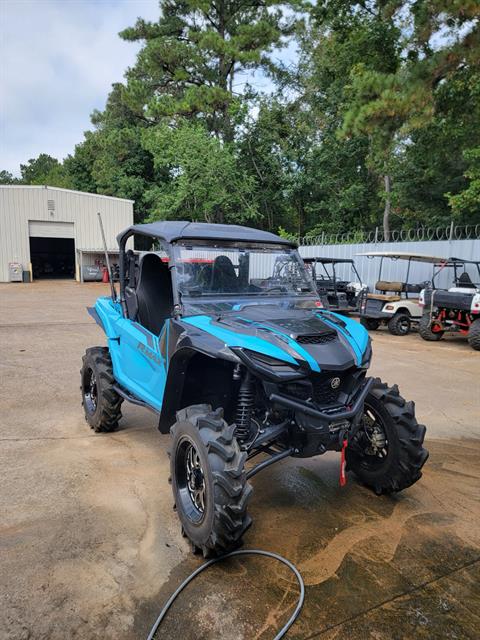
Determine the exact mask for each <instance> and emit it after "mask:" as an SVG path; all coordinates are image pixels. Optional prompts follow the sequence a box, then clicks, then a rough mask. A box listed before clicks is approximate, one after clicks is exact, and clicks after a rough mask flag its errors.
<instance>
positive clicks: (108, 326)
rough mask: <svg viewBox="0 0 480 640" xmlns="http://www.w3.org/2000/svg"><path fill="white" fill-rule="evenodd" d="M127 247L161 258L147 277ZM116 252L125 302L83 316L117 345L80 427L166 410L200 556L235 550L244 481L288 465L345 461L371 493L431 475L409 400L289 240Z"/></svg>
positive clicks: (161, 239) (89, 383) (170, 240)
mask: <svg viewBox="0 0 480 640" xmlns="http://www.w3.org/2000/svg"><path fill="white" fill-rule="evenodd" d="M133 235H137V236H138V235H140V236H143V239H144V241H145V239H148V238H150V239H151V241H152V245H153V249H154V250H153V251H151V252H147V253H145V254H144V255H142V256H141V258H140V261H139V263H138V265H137V264H136V259H135V256H133V255H132V252H131V251H130V252H127V251H126V243H127V241H128V240H129V238H131V237H132V236H133ZM118 241H119V246H120V294H119V295H117V292H116V291H115V288H114V285H113V284H112V285H111V287H112V296H111V297H110V296H109V297H100V298H99V299H98V300H97V301H96V304H95V307H94V308H91V309H90V310H89V311H90V313H91V315H92V316H93V317H94V318H95V320H96V321H97V322H98V324H99V325H100V326H101V327H102V328H103V330H104V331H105V334H106V337H107V346H106V347H93V348H90V349H87V352H86V354H85V356H84V358H83V366H82V369H81V391H82V401H83V407H84V410H85V418H86V420H87V422H88V424H89V425H90V426H91V427H92V428H93V429H94V430H95V431H97V432H105V431H112V430H113V429H115V428H116V427H117V425H118V422H119V420H120V418H121V405H122V402H123V401H124V400H128V401H130V402H133V403H135V404H137V405H142V406H144V407H147V408H149V409H151V410H153V411H154V412H156V414H157V415H158V417H159V429H160V431H161V432H162V433H164V434H167V433H170V434H171V446H170V469H171V483H172V490H173V498H174V504H175V508H176V511H177V514H178V517H179V519H180V522H181V526H182V532H183V534H184V535H185V536H186V537H187V538H188V539H189V540H190V542H191V546H192V550H193V551H194V552H202V553H203V554H204V555H205V556H209V555H215V554H221V553H223V552H225V551H227V550H229V549H232V548H234V547H236V546H237V545H239V544H240V542H241V538H242V536H243V534H244V532H245V531H246V529H247V527H248V526H249V525H250V522H251V520H250V517H249V515H248V512H247V508H248V502H249V499H250V496H251V493H252V487H251V484H250V479H251V478H252V477H253V476H254V475H255V474H256V473H258V472H259V471H261V470H262V469H265V468H266V467H268V466H269V465H271V464H272V463H274V462H277V461H280V460H282V459H284V458H287V457H289V456H292V457H296V458H306V457H311V456H317V455H320V454H323V453H325V452H326V451H329V450H330V451H332V450H333V451H338V452H342V456H341V465H340V470H341V471H340V478H341V483H342V484H343V483H344V482H345V470H346V468H347V469H350V470H351V471H353V472H354V473H355V474H356V475H357V477H358V478H359V479H360V481H361V482H363V483H364V484H365V485H367V486H369V487H371V488H372V489H373V490H374V491H375V492H376V493H377V494H388V493H392V492H397V491H401V490H402V489H405V488H406V487H409V486H410V485H412V484H413V483H414V482H416V481H417V480H418V479H419V478H420V477H421V469H422V467H423V465H424V463H425V461H426V459H427V457H428V452H427V451H426V449H424V447H423V440H424V437H425V427H424V426H423V425H420V424H418V423H417V421H416V419H415V407H414V404H413V402H406V401H405V400H404V399H403V398H402V396H401V395H400V393H399V391H398V388H397V386H396V385H393V386H391V387H389V386H387V384H385V383H384V382H382V381H381V380H380V379H378V378H369V377H368V376H367V370H368V367H369V365H370V360H371V355H372V350H371V346H370V338H369V336H368V333H367V331H365V329H364V328H363V327H362V326H361V325H360V324H359V323H357V322H355V321H354V320H351V319H349V318H347V317H343V316H339V315H337V314H335V313H332V312H329V311H326V310H323V309H320V308H319V307H320V301H319V299H318V295H317V293H316V291H315V288H314V285H313V282H312V281H311V279H310V278H309V276H308V273H307V272H306V270H305V266H304V264H303V261H302V259H301V257H300V255H299V254H298V252H297V250H296V247H295V245H294V244H293V243H291V242H290V241H288V240H285V239H283V238H280V237H278V236H276V235H273V234H271V233H268V232H265V231H258V230H255V229H249V228H246V227H238V226H227V225H215V224H205V223H188V222H156V223H151V224H142V225H136V226H132V227H130V228H128V229H127V230H125V231H124V232H123V233H121V234H120V235H119V236H118ZM192 265H194V266H192ZM257 456H258V457H257ZM258 460H261V461H260V462H258Z"/></svg>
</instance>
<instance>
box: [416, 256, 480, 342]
mask: <svg viewBox="0 0 480 640" xmlns="http://www.w3.org/2000/svg"><path fill="white" fill-rule="evenodd" d="M468 265H470V267H471V269H472V272H474V271H475V270H474V267H476V273H474V278H475V280H476V282H473V281H472V279H471V277H470V275H469V273H468V272H467V271H466V268H467V267H468ZM445 267H451V268H453V270H454V286H453V287H451V288H450V289H448V290H445V289H435V290H433V289H423V290H422V291H421V293H420V298H419V304H420V306H421V307H422V308H423V316H422V318H421V320H420V323H419V327H418V332H419V333H420V335H421V337H422V338H423V339H424V340H429V341H432V342H434V341H437V340H440V339H441V337H442V336H443V335H444V333H445V332H447V331H448V332H456V333H461V334H462V335H465V336H467V340H468V343H469V345H470V346H471V347H472V348H473V349H475V350H476V351H480V262H479V261H476V260H462V259H461V258H449V259H448V261H445V263H443V264H442V265H440V268H445ZM459 270H461V271H462V273H461V274H460V275H459V274H458V271H459Z"/></svg>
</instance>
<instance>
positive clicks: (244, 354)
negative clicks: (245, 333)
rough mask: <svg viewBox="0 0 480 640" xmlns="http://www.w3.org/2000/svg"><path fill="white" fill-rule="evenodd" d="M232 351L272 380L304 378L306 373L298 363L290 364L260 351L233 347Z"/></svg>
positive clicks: (284, 380) (251, 367) (249, 366)
mask: <svg viewBox="0 0 480 640" xmlns="http://www.w3.org/2000/svg"><path fill="white" fill-rule="evenodd" d="M232 351H233V352H234V353H235V354H236V355H237V356H238V357H239V358H240V360H241V361H242V362H243V364H244V365H245V366H247V367H248V368H249V369H252V370H253V371H255V372H256V373H257V374H258V375H259V376H260V377H265V378H269V379H270V380H275V381H277V382H278V381H282V382H287V381H288V380H296V379H297V378H303V377H304V376H305V375H306V373H305V372H304V371H301V370H300V366H299V365H297V364H290V363H288V362H284V361H283V360H278V359H277V358H272V357H271V356H267V355H265V354H263V353H258V351H251V350H250V349H241V348H239V347H232Z"/></svg>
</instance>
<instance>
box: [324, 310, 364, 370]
mask: <svg viewBox="0 0 480 640" xmlns="http://www.w3.org/2000/svg"><path fill="white" fill-rule="evenodd" d="M317 315H318V317H319V318H321V319H322V320H323V322H325V323H326V324H328V326H330V327H332V328H333V329H336V330H337V331H338V332H339V333H341V334H342V335H343V336H344V338H346V340H347V341H348V343H349V345H350V347H351V348H352V350H353V351H354V353H355V358H356V360H357V364H358V365H360V364H361V362H362V359H363V354H364V353H365V349H366V348H367V345H368V331H367V330H366V329H365V327H363V326H362V325H361V324H360V323H359V322H357V321H356V320H353V319H352V318H348V317H346V316H342V315H340V314H338V313H333V312H332V311H321V312H319V313H317ZM329 315H330V316H334V318H335V319H338V320H340V321H341V322H342V324H344V325H345V326H343V327H342V326H340V325H339V324H338V323H337V322H332V321H331V320H329V319H328V316H329Z"/></svg>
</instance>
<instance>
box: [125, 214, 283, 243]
mask: <svg viewBox="0 0 480 640" xmlns="http://www.w3.org/2000/svg"><path fill="white" fill-rule="evenodd" d="M133 234H140V235H144V236H150V237H154V238H160V239H161V240H165V242H175V240H183V239H185V240H188V239H191V240H227V241H229V242H235V241H237V242H264V243H266V244H284V245H288V246H296V244H295V243H294V242H292V241H291V240H286V239H285V238H281V237H280V236H277V235H275V234H274V233H269V232H268V231H260V230H259V229H252V228H251V227H241V226H238V225H234V224H209V223H206V222H187V221H185V220H167V221H163V222H151V223H148V224H136V225H132V226H131V227H128V228H127V229H125V230H124V231H122V233H120V234H119V235H118V236H117V240H118V242H119V243H121V242H122V240H124V239H125V238H126V237H129V236H131V235H133Z"/></svg>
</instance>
